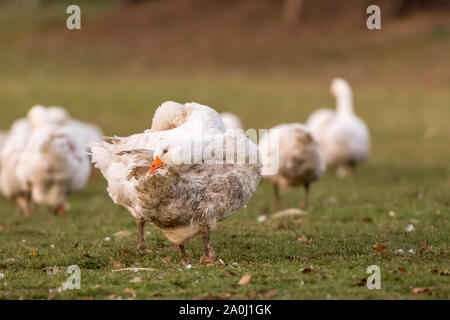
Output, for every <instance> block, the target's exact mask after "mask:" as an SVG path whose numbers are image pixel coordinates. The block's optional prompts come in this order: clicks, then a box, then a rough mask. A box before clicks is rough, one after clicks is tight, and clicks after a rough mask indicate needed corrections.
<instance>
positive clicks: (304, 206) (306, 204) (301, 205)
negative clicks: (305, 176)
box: [300, 183, 309, 209]
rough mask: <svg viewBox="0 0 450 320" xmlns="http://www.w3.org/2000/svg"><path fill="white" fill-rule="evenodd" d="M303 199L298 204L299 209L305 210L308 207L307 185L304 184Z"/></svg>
mask: <svg viewBox="0 0 450 320" xmlns="http://www.w3.org/2000/svg"><path fill="white" fill-rule="evenodd" d="M304 186H305V199H304V200H303V201H302V203H300V207H301V208H303V209H305V208H308V206H309V183H305V185H304Z"/></svg>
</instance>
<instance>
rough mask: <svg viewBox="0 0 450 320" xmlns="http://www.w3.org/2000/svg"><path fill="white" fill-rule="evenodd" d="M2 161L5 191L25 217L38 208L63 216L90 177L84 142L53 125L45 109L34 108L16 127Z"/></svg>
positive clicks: (70, 132)
mask: <svg viewBox="0 0 450 320" xmlns="http://www.w3.org/2000/svg"><path fill="white" fill-rule="evenodd" d="M2 160H3V161H2V162H3V164H4V165H3V166H2V170H1V177H0V182H1V186H2V190H3V192H4V194H5V196H6V197H8V198H10V199H13V200H15V201H16V202H17V203H18V205H19V207H20V208H21V209H22V211H23V213H24V214H25V216H30V215H31V213H32V211H33V210H34V208H35V207H36V205H46V206H49V207H50V208H51V209H53V210H54V211H55V212H60V213H62V212H63V211H64V210H65V198H66V195H67V194H68V193H69V192H72V191H75V190H78V189H80V188H82V187H83V186H84V185H85V183H86V181H87V179H88V178H89V174H90V162H89V159H88V157H87V155H86V147H85V144H84V141H83V139H81V138H80V137H79V136H78V133H77V132H76V131H73V130H71V129H70V128H69V127H65V126H61V125H58V124H56V123H55V122H53V121H52V119H51V117H50V113H49V111H48V110H47V109H46V108H44V107H42V106H35V107H33V108H32V109H31V110H30V111H29V113H28V116H27V119H26V120H25V119H22V120H19V121H18V122H17V123H16V124H14V125H13V128H12V130H11V135H10V137H9V138H8V141H7V145H6V146H5V148H4V150H3V152H2Z"/></svg>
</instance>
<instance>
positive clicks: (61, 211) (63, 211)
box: [53, 203, 67, 216]
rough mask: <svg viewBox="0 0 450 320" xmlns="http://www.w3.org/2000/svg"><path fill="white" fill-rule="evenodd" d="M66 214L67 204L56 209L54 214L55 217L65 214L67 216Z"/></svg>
mask: <svg viewBox="0 0 450 320" xmlns="http://www.w3.org/2000/svg"><path fill="white" fill-rule="evenodd" d="M66 212H67V206H66V204H65V203H63V204H61V205H60V206H59V207H56V208H55V209H54V210H53V214H54V215H55V216H63V215H64V214H66Z"/></svg>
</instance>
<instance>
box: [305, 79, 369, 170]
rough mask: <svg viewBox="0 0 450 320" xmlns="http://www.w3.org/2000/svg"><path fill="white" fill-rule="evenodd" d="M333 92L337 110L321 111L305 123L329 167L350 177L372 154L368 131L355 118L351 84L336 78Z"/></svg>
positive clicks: (332, 83) (332, 84) (313, 114)
mask: <svg viewBox="0 0 450 320" xmlns="http://www.w3.org/2000/svg"><path fill="white" fill-rule="evenodd" d="M330 91H331V93H332V94H333V95H334V96H335V97H336V111H334V110H331V109H319V110H317V111H315V112H313V113H312V114H311V115H310V116H309V118H308V120H307V122H306V124H307V126H308V127H309V128H310V129H311V131H312V133H313V135H314V136H315V137H316V138H317V141H318V143H319V146H320V149H321V151H322V154H323V156H324V158H325V162H326V164H327V166H329V167H333V168H336V172H337V175H338V177H341V178H344V177H351V176H353V174H354V171H355V169H356V167H357V166H358V165H360V164H361V163H363V162H364V161H365V160H366V159H367V157H368V155H369V152H370V136H369V130H368V129H367V126H366V124H365V123H364V122H363V121H362V120H361V119H360V118H359V117H358V116H357V115H355V112H354V109H353V97H352V90H351V88H350V85H349V84H348V82H347V81H345V80H344V79H342V78H336V79H333V81H332V82H331V87H330Z"/></svg>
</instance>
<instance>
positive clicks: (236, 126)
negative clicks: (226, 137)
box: [220, 112, 244, 130]
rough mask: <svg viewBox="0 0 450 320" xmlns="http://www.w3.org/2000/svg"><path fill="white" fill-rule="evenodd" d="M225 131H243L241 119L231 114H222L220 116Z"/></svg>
mask: <svg viewBox="0 0 450 320" xmlns="http://www.w3.org/2000/svg"><path fill="white" fill-rule="evenodd" d="M220 116H221V117H222V120H223V123H224V125H225V129H226V130H241V129H242V130H243V129H244V126H243V124H242V121H241V119H239V117H238V116H237V115H235V114H233V113H231V112H223V113H221V114H220Z"/></svg>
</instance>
